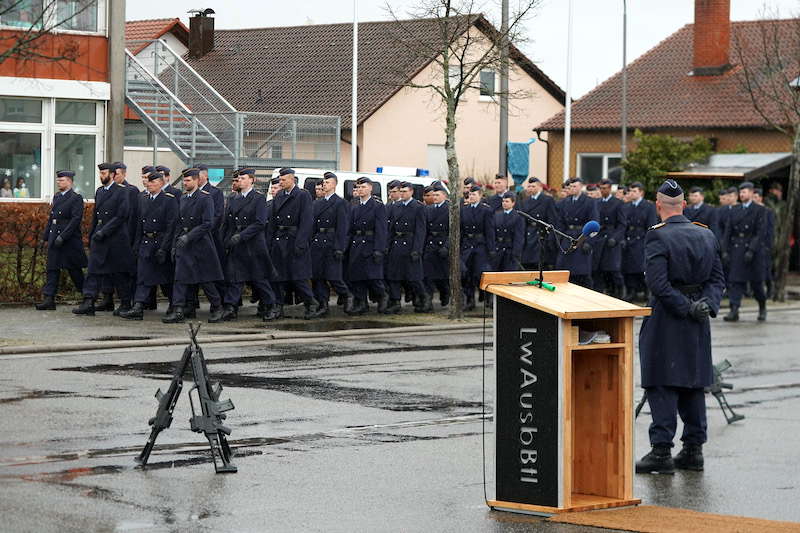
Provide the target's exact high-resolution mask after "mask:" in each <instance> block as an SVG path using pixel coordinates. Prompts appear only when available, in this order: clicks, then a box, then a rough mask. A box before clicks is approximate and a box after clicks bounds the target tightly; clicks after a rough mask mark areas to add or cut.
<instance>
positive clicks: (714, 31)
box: [692, 0, 731, 76]
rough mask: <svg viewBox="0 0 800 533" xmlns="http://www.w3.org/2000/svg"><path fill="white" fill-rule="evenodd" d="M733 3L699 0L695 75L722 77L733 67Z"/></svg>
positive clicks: (695, 17)
mask: <svg viewBox="0 0 800 533" xmlns="http://www.w3.org/2000/svg"><path fill="white" fill-rule="evenodd" d="M730 48H731V2H730V0H695V2H694V63H693V65H692V67H693V69H692V75H693V76H718V75H720V74H722V73H724V72H725V71H727V70H728V69H729V68H731V64H730V62H729V60H730Z"/></svg>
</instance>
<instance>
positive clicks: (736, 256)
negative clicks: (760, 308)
mask: <svg viewBox="0 0 800 533" xmlns="http://www.w3.org/2000/svg"><path fill="white" fill-rule="evenodd" d="M766 233H767V208H766V207H764V206H761V205H758V204H756V203H755V202H751V203H750V205H749V206H748V207H744V205H743V204H737V205H735V206H733V208H732V209H731V211H730V214H729V215H728V220H727V221H726V223H725V232H724V234H723V236H722V241H721V242H720V244H721V246H722V252H723V254H725V253H727V255H728V265H729V271H728V281H732V282H739V283H741V282H746V281H751V282H761V281H764V280H765V279H766V277H765V274H766V273H765V272H764V260H763V258H762V257H761V256H762V254H763V253H764V247H763V244H764V241H765V239H766Z"/></svg>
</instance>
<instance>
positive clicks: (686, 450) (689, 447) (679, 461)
mask: <svg viewBox="0 0 800 533" xmlns="http://www.w3.org/2000/svg"><path fill="white" fill-rule="evenodd" d="M674 463H675V468H680V469H681V470H694V471H695V472H700V471H702V470H703V447H702V446H700V445H698V444H684V445H683V449H682V450H681V451H680V453H678V455H676V456H675V460H674Z"/></svg>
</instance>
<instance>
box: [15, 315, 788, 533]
mask: <svg viewBox="0 0 800 533" xmlns="http://www.w3.org/2000/svg"><path fill="white" fill-rule="evenodd" d="M9 312H11V311H8V310H2V311H0V317H2V316H4V315H6V314H7V313H9ZM742 318H743V320H742V322H739V323H737V324H727V323H723V322H722V321H720V320H717V321H715V322H714V326H713V338H714V356H715V360H717V361H720V360H722V359H728V360H729V361H730V362H731V363H732V364H733V368H732V369H731V370H729V371H728V372H727V373H726V374H725V378H726V379H727V380H728V381H730V382H731V383H733V384H734V386H735V389H734V390H733V391H731V392H730V393H729V394H728V398H729V401H730V403H731V405H732V406H733V407H734V409H735V410H736V411H737V412H740V413H741V414H744V415H745V416H746V419H745V420H744V421H742V422H737V423H735V424H732V425H727V424H726V423H725V420H724V418H723V416H722V413H721V412H720V410H719V409H718V406H717V405H716V402H715V401H714V400H713V398H711V397H710V396H709V397H708V399H707V405H708V408H709V443H708V444H707V445H706V447H705V457H706V470H705V472H702V473H687V472H679V473H678V474H676V475H675V476H656V477H653V476H637V477H636V479H635V495H636V496H637V497H640V498H642V499H643V500H644V502H645V503H647V504H653V505H664V506H673V507H683V508H689V509H695V510H700V511H708V512H715V513H725V514H737V515H743V516H752V517H759V518H768V519H775V520H789V521H798V522H800V506H797V502H798V501H800V481H798V473H799V472H800V470H799V467H798V464H799V463H800V446H798V445H799V444H800V350H798V349H797V344H798V340H797V337H798V333H800V327H799V326H800V310H796V309H787V310H783V311H773V312H771V314H770V317H769V321H768V322H767V323H766V324H758V323H756V322H755V316H754V313H752V312H747V313H744V314H743V317H742ZM290 327H292V326H290ZM322 328H324V326H322ZM636 328H637V330H638V323H637V326H636ZM122 333H124V331H123V332H122ZM173 333H174V330H173ZM128 335H131V331H130V329H129V331H128ZM486 339H487V340H488V341H491V334H490V333H487V336H486ZM484 347H485V351H484ZM181 352H182V349H181V348H175V347H171V348H163V349H153V348H148V349H123V350H116V351H94V352H87V353H63V354H58V353H55V354H42V355H36V354H32V355H19V356H13V355H11V356H8V355H6V356H0V408H2V411H3V420H4V422H5V424H4V427H5V431H3V432H2V434H0V487H1V488H0V492H2V498H0V516H1V517H2V521H0V531H41V532H48V531H53V532H55V531H59V532H62V531H186V530H191V531H565V532H574V531H584V530H585V531H596V529H593V528H589V529H582V528H579V527H575V526H569V525H557V524H551V523H547V522H543V521H542V520H541V519H540V518H535V517H530V516H520V515H510V514H506V513H499V512H493V511H490V510H489V509H488V508H487V507H486V505H485V503H484V496H485V495H487V496H488V497H489V498H491V497H492V496H493V492H494V490H493V488H492V472H491V468H487V470H486V489H485V492H484V481H483V479H484V475H483V469H482V454H483V448H482V440H483V439H485V443H486V453H487V456H488V457H489V458H490V457H491V454H492V450H491V441H492V435H491V434H490V433H489V432H490V431H491V419H490V416H491V405H489V404H487V405H486V407H485V410H484V406H483V400H484V395H483V393H482V375H483V371H482V368H483V363H484V358H485V363H486V371H485V376H486V395H485V398H486V399H487V401H488V400H489V399H490V398H491V397H492V389H491V379H490V376H491V373H492V362H493V357H492V352H491V346H490V345H485V344H484V338H483V336H482V334H481V332H480V330H477V329H476V331H475V332H472V333H458V334H453V333H445V334H442V335H433V336H419V337H411V336H409V337H408V338H383V339H381V338H366V337H365V338H363V339H347V340H336V339H333V338H331V339H317V340H312V341H309V342H305V343H293V344H283V345H281V344H269V345H265V344H264V343H258V344H248V345H240V346H229V345H215V344H209V345H207V346H205V347H204V352H205V356H206V358H207V361H208V369H209V372H210V374H211V377H212V379H213V380H214V381H220V382H221V383H222V385H223V387H224V391H223V394H222V397H223V398H230V399H232V400H233V402H234V404H235V405H236V409H235V410H234V411H232V412H231V413H229V418H228V421H227V422H228V424H229V425H230V427H231V428H232V429H233V433H232V435H231V437H230V443H231V446H232V447H233V449H234V453H235V463H236V465H237V466H238V467H239V473H237V474H233V475H215V474H214V470H213V467H212V465H211V463H210V462H209V455H208V447H207V443H206V441H205V439H203V437H202V436H201V435H198V434H195V433H192V432H191V431H190V430H189V424H188V417H189V415H190V412H189V402H188V399H187V398H186V391H187V390H188V387H186V388H184V393H183V394H182V396H181V398H180V400H179V401H178V404H177V408H176V411H175V421H174V422H173V425H172V427H171V428H170V429H168V430H166V431H164V432H163V433H162V434H161V435H160V437H159V439H158V443H157V445H156V449H155V451H154V452H153V455H152V456H151V459H150V466H149V468H148V469H147V470H142V469H140V468H138V467H135V464H134V462H133V458H134V457H135V456H136V455H137V454H138V452H139V450H140V449H141V446H142V445H143V444H144V442H145V440H146V438H147V434H148V432H149V428H148V426H147V419H148V418H149V417H151V416H153V413H154V412H155V408H156V401H155V399H154V398H153V394H154V393H155V391H156V389H157V388H159V387H160V388H162V389H166V388H167V386H168V385H169V379H170V374H171V371H172V367H173V365H174V363H175V362H176V361H177V360H178V359H179V358H180V355H181ZM640 395H641V392H640V390H638V389H637V391H636V394H635V396H636V397H637V399H638V397H639V396H640ZM648 415H649V413H648V411H647V408H646V407H645V409H644V411H643V412H642V415H641V416H640V418H639V420H637V422H636V424H635V434H636V454H637V457H638V456H641V455H642V454H644V453H645V452H646V451H647V449H648V444H647V417H648ZM484 431H485V432H486V433H485V436H484ZM679 431H680V428H679Z"/></svg>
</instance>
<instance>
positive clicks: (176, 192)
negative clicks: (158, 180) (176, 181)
mask: <svg viewBox="0 0 800 533" xmlns="http://www.w3.org/2000/svg"><path fill="white" fill-rule="evenodd" d="M156 172H161V174H163V175H164V188H163V189H162V190H163V191H164V192H168V193H170V194H172V195H173V196H174V197H175V198H176V199H178V200H180V198H181V190H180V189H179V188H177V187H173V186H172V176H170V174H169V173H170V169H169V167H165V166H164V165H157V166H156Z"/></svg>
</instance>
